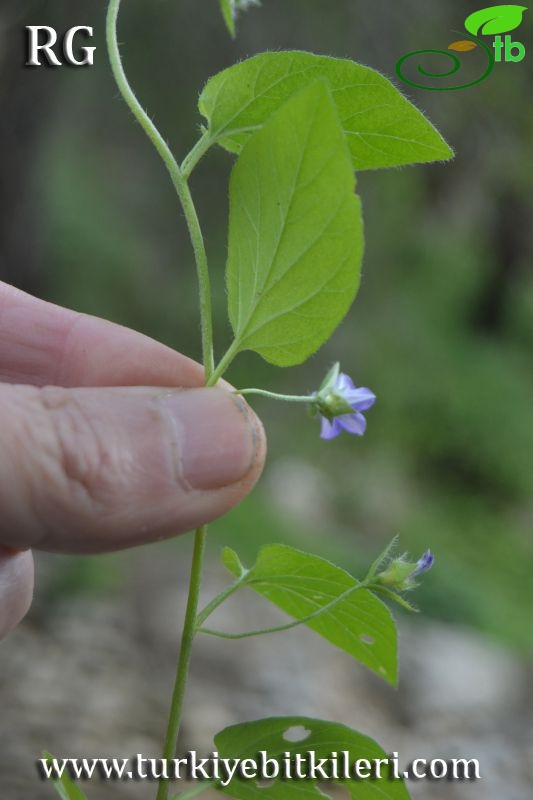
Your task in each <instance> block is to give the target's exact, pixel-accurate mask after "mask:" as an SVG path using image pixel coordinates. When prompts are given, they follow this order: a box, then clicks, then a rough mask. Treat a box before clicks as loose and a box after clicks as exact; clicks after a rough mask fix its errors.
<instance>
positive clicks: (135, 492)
mask: <svg viewBox="0 0 533 800" xmlns="http://www.w3.org/2000/svg"><path fill="white" fill-rule="evenodd" d="M202 381H203V369H202V367H201V366H200V365H199V364H197V363H196V362H194V361H191V360H190V359H188V358H186V357H185V356H183V355H181V354H179V353H176V352H174V351H173V350H170V349H169V348H167V347H165V346H164V345H162V344H159V343H157V342H155V341H153V340H151V339H148V338H147V337H145V336H143V335H141V334H139V333H136V332H134V331H132V330H128V329H126V328H123V327H120V326H118V325H115V324H113V323H110V322H106V321H104V320H100V319H97V318H94V317H89V316H86V315H83V314H78V313H75V312H73V311H68V310H66V309H63V308H60V307H58V306H54V305H51V304H49V303H45V302H43V301H41V300H36V299H35V298H33V297H30V296H29V295H26V294H24V293H22V292H20V291H18V290H17V289H13V288H12V287H10V286H7V285H6V284H2V283H0V419H1V425H0V509H1V515H0V637H1V636H3V635H5V634H6V633H8V632H9V631H10V630H11V629H12V628H13V627H15V625H17V624H18V622H19V621H20V620H21V619H22V617H23V616H24V614H25V613H26V611H27V610H28V607H29V605H30V602H31V597H32V591H33V562H32V557H31V552H30V549H31V548H37V549H42V550H49V551H54V552H62V553H97V552H106V551H111V550H118V549H121V548H125V547H131V546H135V545H139V544H144V543H147V542H151V541H155V540H158V539H163V538H165V537H169V536H173V535H175V534H177V533H182V532H184V531H188V530H191V529H193V528H196V527H198V526H199V525H201V524H203V523H207V522H210V521H211V520H213V519H215V518H217V517H219V516H221V515H222V514H225V513H226V512H227V511H228V510H229V509H230V508H231V507H232V506H234V505H235V504H236V503H238V502H239V501H240V500H242V499H243V497H244V496H245V495H246V494H247V493H248V492H249V491H250V490H251V489H252V487H253V486H254V484H255V483H256V481H257V479H258V478H259V475H260V474H261V470H262V467H263V463H264V458H265V451H266V445H265V438H264V433H263V429H262V426H261V423H260V422H259V420H258V419H257V417H256V416H255V414H254V413H253V412H252V411H251V409H250V408H249V407H248V406H247V405H246V404H245V403H244V402H243V401H242V400H241V399H240V398H237V397H236V396H234V395H232V394H231V393H230V392H229V391H227V390H226V389H224V388H215V389H205V388H200V387H202ZM177 387H179V388H177Z"/></svg>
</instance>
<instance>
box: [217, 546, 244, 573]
mask: <svg viewBox="0 0 533 800" xmlns="http://www.w3.org/2000/svg"><path fill="white" fill-rule="evenodd" d="M222 563H223V565H224V566H225V567H226V569H227V570H228V572H231V574H232V575H236V576H237V577H238V578H240V577H241V575H244V573H245V572H246V569H245V568H244V567H243V565H242V562H241V560H240V558H239V556H238V555H237V553H236V552H235V550H232V549H231V547H225V548H224V549H223V551H222Z"/></svg>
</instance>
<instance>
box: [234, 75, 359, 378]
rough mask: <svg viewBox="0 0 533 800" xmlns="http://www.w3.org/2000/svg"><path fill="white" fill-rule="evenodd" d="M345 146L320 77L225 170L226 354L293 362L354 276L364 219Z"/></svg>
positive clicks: (329, 329)
mask: <svg viewBox="0 0 533 800" xmlns="http://www.w3.org/2000/svg"><path fill="white" fill-rule="evenodd" d="M354 188H355V179H354V175H353V171H352V167H351V163H350V154H349V152H348V147H347V144H346V140H345V137H344V134H343V132H342V128H341V126H340V123H339V119H338V116H337V110H336V108H335V105H334V103H333V101H332V99H331V95H330V91H329V88H328V86H327V84H326V83H325V82H324V81H315V82H314V83H313V84H311V85H309V86H307V87H306V88H305V89H304V90H303V91H302V92H300V93H298V94H297V95H296V96H294V97H292V98H291V99H290V100H289V101H288V102H287V103H286V104H285V105H284V106H282V107H281V108H280V109H279V111H277V112H276V113H275V114H274V115H273V116H272V117H271V119H270V120H269V121H268V123H267V124H266V125H265V126H264V127H263V128H262V129H261V130H260V131H258V132H257V133H256V134H255V136H253V137H252V138H251V139H250V141H249V142H248V144H247V145H246V147H245V148H244V150H243V151H242V153H241V155H240V157H239V159H238V161H237V163H236V165H235V168H234V170H233V173H232V176H231V183H230V226H229V253H228V266H227V285H228V307H229V317H230V321H231V324H232V327H233V331H234V334H235V342H234V345H233V353H234V354H236V353H237V352H240V351H242V350H255V352H257V353H259V354H260V355H261V356H263V358H265V359H266V360H267V361H269V362H271V363H272V364H276V365H277V366H281V367H287V366H292V365H293V364H299V363H301V362H302V361H304V360H305V359H306V358H308V356H310V355H311V354H312V353H314V352H315V351H316V350H317V349H318V348H319V347H320V346H321V345H322V344H324V342H325V341H327V339H328V338H329V337H330V336H331V334H332V333H333V331H334V330H335V328H336V327H337V326H338V325H339V323H340V322H341V320H342V319H343V317H344V316H345V314H346V312H347V311H348V309H349V308H350V306H351V304H352V302H353V300H354V298H355V295H356V292H357V289H358V286H359V280H360V270H361V259H362V253H363V228H362V221H361V206H360V202H359V198H357V197H356V195H355V194H354Z"/></svg>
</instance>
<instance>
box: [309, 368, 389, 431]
mask: <svg viewBox="0 0 533 800" xmlns="http://www.w3.org/2000/svg"><path fill="white" fill-rule="evenodd" d="M314 399H315V403H316V407H317V409H318V412H319V414H320V417H321V420H322V428H321V432H320V438H321V439H327V440H329V439H335V438H336V437H337V436H339V435H340V434H341V433H342V431H346V432H347V433H351V434H353V435H354V436H362V435H363V434H364V432H365V431H366V419H365V417H364V416H363V414H362V412H363V411H368V409H369V408H371V407H372V406H373V405H374V403H375V402H376V395H375V394H374V393H373V392H371V391H370V389H367V388H365V387H359V388H358V387H356V386H355V384H354V382H353V381H352V379H351V378H350V377H349V376H348V375H346V374H345V373H344V372H340V367H339V364H335V366H334V367H333V369H332V370H331V371H330V373H329V375H328V376H327V377H326V379H325V381H324V383H323V384H322V386H321V387H320V390H319V391H318V392H317V393H316V394H315V395H314Z"/></svg>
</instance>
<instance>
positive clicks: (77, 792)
mask: <svg viewBox="0 0 533 800" xmlns="http://www.w3.org/2000/svg"><path fill="white" fill-rule="evenodd" d="M43 758H46V759H47V761H48V764H49V765H50V762H51V761H52V760H53V758H54V756H52V755H50V753H43ZM51 784H52V786H53V787H54V789H55V790H56V792H57V793H58V795H59V796H60V797H61V798H62V800H87V795H85V794H84V793H83V792H82V791H81V789H80V788H79V787H78V786H76V784H75V783H74V782H73V781H72V780H71V778H70V776H69V774H68V773H67V771H66V770H65V772H64V773H63V775H62V776H61V778H59V779H57V780H52V781H51Z"/></svg>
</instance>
